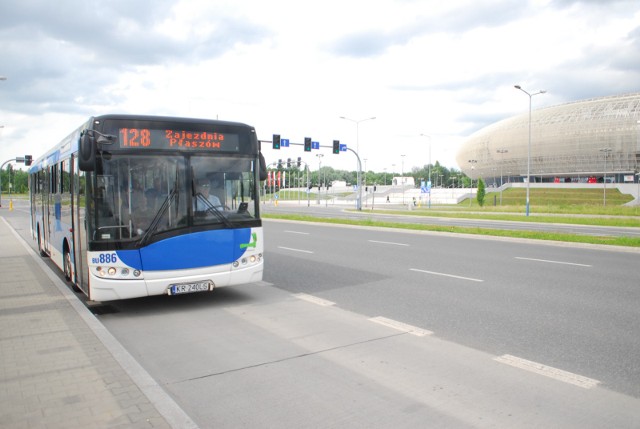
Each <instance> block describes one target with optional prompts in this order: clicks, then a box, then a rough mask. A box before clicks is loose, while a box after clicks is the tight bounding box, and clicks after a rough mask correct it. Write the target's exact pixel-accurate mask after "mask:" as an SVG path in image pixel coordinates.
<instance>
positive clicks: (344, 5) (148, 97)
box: [0, 0, 640, 172]
mask: <svg viewBox="0 0 640 429" xmlns="http://www.w3.org/2000/svg"><path fill="white" fill-rule="evenodd" d="M0 77H3V78H6V79H5V80H0V162H4V161H6V160H9V159H12V158H15V157H18V156H23V155H25V154H31V155H32V156H33V157H34V158H38V157H39V156H41V155H43V154H44V153H45V151H46V150H48V149H49V148H50V147H53V146H54V145H55V144H57V143H58V142H59V141H61V140H62V139H63V138H64V137H66V136H67V135H68V134H70V133H71V132H72V131H73V130H74V129H76V128H77V127H78V126H80V125H81V124H82V123H83V122H85V121H86V120H87V119H88V118H89V117H91V116H96V115H101V114H108V113H126V114H145V115H170V116H183V117H199V118H212V119H221V120H229V121H237V122H243V123H247V124H250V125H252V126H254V127H255V128H256V131H257V133H258V138H259V139H261V140H268V141H271V139H272V135H273V134H280V135H281V137H282V138H288V139H289V140H290V141H291V142H294V143H302V142H303V141H304V138H305V137H311V138H312V140H314V141H318V142H319V143H320V145H321V146H326V147H322V148H321V149H320V150H317V151H312V152H311V153H308V152H304V151H303V149H302V147H301V146H291V147H289V148H282V149H280V150H279V151H276V150H273V149H272V148H271V144H270V143H266V144H263V146H262V147H263V153H264V155H265V158H266V160H267V163H271V162H275V161H277V160H278V159H283V160H286V159H287V158H291V159H297V158H298V157H302V160H303V161H304V162H306V163H308V164H309V165H310V166H311V168H312V169H317V168H318V167H319V163H320V162H321V163H322V166H331V167H333V168H335V169H344V170H350V171H353V170H356V168H357V161H356V157H355V155H354V154H353V153H352V152H350V151H348V152H342V153H341V154H339V155H335V154H333V153H332V151H331V148H330V146H331V144H332V141H333V140H340V142H341V143H343V144H346V145H347V147H348V148H350V149H352V150H354V151H357V152H358V154H359V156H360V159H361V160H362V167H363V168H365V167H366V169H367V170H368V171H376V172H382V171H384V170H385V169H386V170H387V171H389V172H408V171H411V170H412V168H417V167H422V166H424V165H426V164H428V163H430V162H431V163H435V162H436V161H438V162H439V163H440V164H441V165H443V166H445V167H448V168H456V169H459V168H460V167H459V166H458V165H456V162H455V155H456V152H457V150H458V148H459V147H460V146H461V144H462V143H463V142H464V141H465V139H467V138H468V137H469V136H470V135H471V134H473V133H474V132H475V131H478V130H480V129H482V128H484V127H486V126H488V125H490V124H492V123H494V122H497V121H499V120H502V119H505V118H508V117H511V116H514V115H520V114H526V113H527V112H528V108H529V98H528V97H527V96H526V94H524V93H522V92H521V91H518V90H516V89H515V88H514V85H516V84H518V85H521V86H522V88H523V89H525V90H527V91H529V92H532V93H533V92H537V91H539V90H546V91H547V92H546V93H545V94H541V95H538V96H536V97H534V98H533V99H532V101H533V109H534V110H535V109H537V108H542V107H546V106H552V105H557V104H562V103H567V102H571V101H576V100H583V99H588V98H593V97H600V96H606V95H617V94H624V93H630V92H638V91H640V5H639V4H638V1H637V0H602V1H599V0H582V1H579V0H576V1H573V0H449V1H446V2H444V1H440V0H375V1H371V0H362V1H361V0H340V1H337V0H323V1H314V2H310V1H293V0H270V1H263V0H229V1H223V0H181V1H180V0H58V1H55V2H53V1H50V0H5V1H2V2H0ZM341 117H344V118H347V119H341ZM374 117H375V119H368V118H374ZM317 155H322V157H319V156H317ZM365 160H366V161H365ZM16 166H19V165H16Z"/></svg>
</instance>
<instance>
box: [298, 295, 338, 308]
mask: <svg viewBox="0 0 640 429" xmlns="http://www.w3.org/2000/svg"><path fill="white" fill-rule="evenodd" d="M293 296H295V297H296V298H298V299H301V300H303V301H307V302H312V303H314V304H318V305H321V306H323V307H330V306H332V305H336V303H335V302H332V301H328V300H326V299H322V298H318V297H317V296H313V295H308V294H306V293H296V294H294V295H293Z"/></svg>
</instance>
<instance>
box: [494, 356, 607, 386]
mask: <svg viewBox="0 0 640 429" xmlns="http://www.w3.org/2000/svg"><path fill="white" fill-rule="evenodd" d="M493 360H495V361H497V362H501V363H506V364H507V365H511V366H513V367H516V368H520V369H524V370H526V371H530V372H534V373H536V374H540V375H544V376H545V377H550V378H553V379H556V380H559V381H563V382H565V383H570V384H573V385H575V386H578V387H582V388H583V389H592V388H594V387H596V386H597V385H598V384H600V382H599V381H598V380H594V379H592V378H588V377H583V376H581V375H578V374H574V373H572V372H567V371H563V370H561V369H558V368H553V367H550V366H547V365H543V364H541V363H537V362H532V361H530V360H526V359H522V358H519V357H515V356H511V355H502V356H498V357H495V358H493Z"/></svg>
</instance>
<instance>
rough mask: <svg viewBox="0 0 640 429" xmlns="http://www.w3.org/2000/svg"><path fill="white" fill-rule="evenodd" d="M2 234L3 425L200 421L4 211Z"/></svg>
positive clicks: (0, 225) (124, 425)
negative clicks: (126, 346)
mask: <svg viewBox="0 0 640 429" xmlns="http://www.w3.org/2000/svg"><path fill="white" fill-rule="evenodd" d="M0 242H1V243H2V245H1V246H0V427H2V428H70V427H71V428H73V427H77V428H80V427H81V428H171V427H173V428H195V427H196V425H195V424H194V423H193V422H192V421H191V420H190V419H189V417H188V416H187V415H186V414H185V413H184V411H183V410H182V409H181V408H180V407H179V406H178V405H177V404H176V403H175V402H174V401H173V400H172V399H171V398H170V397H169V396H168V394H166V392H165V391H164V390H163V389H162V388H161V387H160V386H158V384H157V383H156V382H155V381H154V380H153V379H152V378H151V377H150V376H149V375H148V373H147V372H146V371H145V370H144V369H143V368H142V367H140V365H139V364H138V363H137V362H136V361H135V359H133V357H131V355H130V354H129V353H128V352H127V351H126V350H125V349H124V348H123V347H122V346H121V345H120V344H119V343H118V342H117V341H116V340H115V338H114V337H113V336H112V335H111V334H110V333H109V332H108V331H106V329H105V328H104V326H103V325H102V324H101V323H100V322H99V321H98V320H97V319H96V317H95V316H94V315H93V314H92V313H91V312H90V311H89V310H88V309H87V308H86V307H85V305H84V304H83V303H82V302H80V300H79V299H78V298H77V297H76V296H75V295H74V293H73V292H72V291H71V290H70V289H69V287H68V286H67V285H65V283H64V282H63V281H62V280H60V279H59V278H58V277H57V274H56V273H54V272H53V271H52V270H51V269H50V268H49V267H48V266H47V265H46V264H45V262H44V261H43V260H42V259H41V258H40V257H39V256H38V255H37V254H36V252H35V251H34V250H33V249H32V248H31V247H30V246H29V245H28V244H27V243H26V242H25V241H24V240H23V239H22V238H21V237H20V236H19V235H18V234H17V233H16V232H15V231H14V230H13V228H11V226H10V225H9V224H8V223H7V221H6V220H5V219H4V217H1V216H0Z"/></svg>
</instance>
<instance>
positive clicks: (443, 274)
mask: <svg viewBox="0 0 640 429" xmlns="http://www.w3.org/2000/svg"><path fill="white" fill-rule="evenodd" d="M409 271H415V272H417V273H426V274H433V275H435V276H444V277H452V278H454V279H461V280H469V281H472V282H483V281H484V280H481V279H474V278H471V277H462V276H456V275H453V274H445V273H437V272H435V271H426V270H419V269H417V268H409Z"/></svg>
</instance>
